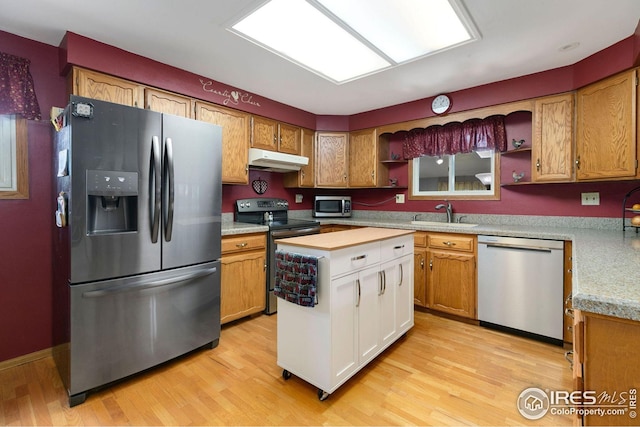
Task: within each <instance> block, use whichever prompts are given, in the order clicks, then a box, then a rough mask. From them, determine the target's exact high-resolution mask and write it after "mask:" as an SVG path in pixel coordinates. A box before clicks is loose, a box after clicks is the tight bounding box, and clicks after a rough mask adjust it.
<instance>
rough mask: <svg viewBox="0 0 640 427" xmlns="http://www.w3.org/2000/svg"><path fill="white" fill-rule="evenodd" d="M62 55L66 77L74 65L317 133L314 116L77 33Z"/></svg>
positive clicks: (68, 37)
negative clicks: (234, 94)
mask: <svg viewBox="0 0 640 427" xmlns="http://www.w3.org/2000/svg"><path fill="white" fill-rule="evenodd" d="M60 52H61V55H60V57H61V61H60V71H61V73H62V74H66V71H67V70H68V69H69V68H70V66H71V65H78V66H81V67H84V68H89V69H92V70H97V71H100V72H103V73H107V74H111V75H114V76H118V77H122V78H124V79H127V80H132V81H135V82H139V83H142V84H145V85H148V86H153V87H157V88H160V89H165V90H169V91H172V92H176V93H181V94H183V95H187V96H190V97H193V98H196V99H202V100H204V101H209V102H212V103H215V104H219V105H224V106H227V107H230V108H235V109H237V110H242V111H246V112H248V113H252V114H257V115H261V116H265V117H270V118H273V119H276V120H281V121H284V122H287V123H291V124H294V125H297V126H302V127H306V128H310V129H315V124H316V123H315V120H316V118H315V115H314V114H311V113H309V112H306V111H303V110H300V109H298V108H294V107H291V106H289V105H285V104H281V103H279V102H276V101H273V100H270V99H268V98H264V97H261V96H260V95H258V94H253V93H248V92H246V91H243V90H242V89H239V88H236V87H233V86H229V85H227V84H224V83H220V82H218V81H215V80H212V79H211V78H210V77H204V76H198V75H196V74H193V73H190V72H188V71H184V70H181V69H179V68H175V67H172V66H170V65H166V64H162V63H160V62H157V61H153V60H151V59H149V58H145V57H142V56H139V55H136V54H133V53H131V52H127V51H125V50H122V49H119V48H117V47H113V46H110V45H107V44H104V43H101V42H98V41H95V40H92V39H89V38H87V37H83V36H80V35H78V34H75V33H71V32H68V33H67V34H66V35H65V38H64V40H63V41H62V43H61V50H60ZM234 92H235V93H237V94H239V96H238V100H237V101H236V99H235V98H234V97H233V96H231V95H232V94H233V93H234Z"/></svg>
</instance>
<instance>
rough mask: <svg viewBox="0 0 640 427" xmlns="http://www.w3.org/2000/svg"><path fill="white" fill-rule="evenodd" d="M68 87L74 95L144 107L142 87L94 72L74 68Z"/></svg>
mask: <svg viewBox="0 0 640 427" xmlns="http://www.w3.org/2000/svg"><path fill="white" fill-rule="evenodd" d="M70 86H71V91H72V93H73V94H74V95H79V96H84V97H87V98H93V99H99V100H101V101H108V102H113V103H115V104H122V105H128V106H130V107H140V108H142V106H143V105H144V104H143V97H144V86H142V85H140V84H137V83H134V82H131V81H128V80H123V79H120V78H118V77H112V76H109V75H106V74H102V73H96V72H95V71H90V70H85V69H83V68H77V67H74V68H73V71H72V72H71V85H70Z"/></svg>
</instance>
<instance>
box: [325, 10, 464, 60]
mask: <svg viewBox="0 0 640 427" xmlns="http://www.w3.org/2000/svg"><path fill="white" fill-rule="evenodd" d="M317 1H318V3H320V4H321V5H322V6H324V7H326V8H327V9H328V10H329V11H331V13H333V14H334V15H335V16H337V17H338V18H339V19H341V20H342V21H344V22H345V23H346V24H347V25H348V26H349V27H351V28H353V30H355V31H356V32H358V33H359V34H360V35H361V36H362V37H364V38H365V39H367V40H368V41H369V42H370V43H371V44H373V45H374V46H376V47H377V48H378V49H380V50H381V51H382V52H383V53H384V54H386V55H387V56H389V57H390V58H391V59H393V61H395V62H396V63H398V64H399V63H402V62H407V61H411V60H414V59H416V58H419V57H422V56H425V55H428V54H430V53H432V52H435V51H438V50H442V49H445V48H448V47H451V46H455V45H458V44H460V43H463V42H467V41H470V40H471V39H472V36H471V32H470V30H468V29H467V28H466V26H465V24H464V23H463V22H462V21H461V18H460V17H458V13H457V12H456V10H455V9H454V8H453V7H452V4H451V3H450V2H449V0H317ZM458 10H459V11H461V8H458Z"/></svg>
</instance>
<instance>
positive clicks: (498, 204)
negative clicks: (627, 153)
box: [0, 31, 640, 361]
mask: <svg viewBox="0 0 640 427" xmlns="http://www.w3.org/2000/svg"><path fill="white" fill-rule="evenodd" d="M639 39H640V31H636V34H635V35H634V36H633V37H630V38H629V39H627V40H624V41H622V42H620V43H617V44H616V45H614V46H612V47H610V48H608V49H605V50H604V51H602V52H600V53H598V54H596V55H593V56H592V57H590V58H587V59H585V60H584V61H581V63H578V64H576V65H574V66H570V67H564V68H560V69H557V70H551V71H548V72H544V73H537V74H533V75H530V76H524V77H521V78H517V79H511V80H507V81H503V82H497V83H492V84H489V85H484V86H480V87H476V88H471V89H466V90H462V91H458V92H454V93H452V94H451V95H452V96H453V103H454V104H453V111H463V110H467V109H472V108H478V107H484V106H488V105H494V104H498V103H502V102H508V101H512V100H517V99H524V98H530V97H536V96H542V95H547V94H552V93H558V92H563V91H567V90H571V89H575V88H577V87H580V86H582V85H584V84H587V83H589V82H591V81H595V80H597V79H600V78H602V77H606V76H607V75H610V74H613V73H615V72H618V71H622V70H624V69H627V68H629V67H631V66H633V65H634V64H635V63H636V61H637V60H638V57H639V54H638V52H639V49H638V43H639ZM0 51H2V52H6V53H10V54H14V55H18V56H22V57H26V58H28V59H30V60H31V61H32V63H31V73H32V74H33V77H34V81H35V87H36V93H37V96H38V100H39V103H40V107H41V110H42V112H43V115H44V118H45V120H43V121H31V122H30V123H29V125H28V132H29V180H30V197H29V199H28V200H0V235H1V236H3V237H2V243H3V245H2V248H1V249H0V263H1V265H0V302H1V303H2V310H0V361H3V360H7V359H11V358H14V357H18V356H21V355H24V354H28V353H32V352H35V351H38V350H42V349H46V348H49V347H51V344H52V339H51V336H52V332H51V312H52V310H51V304H52V302H51V301H52V298H51V292H52V290H51V238H52V236H51V230H52V227H53V215H52V212H53V210H54V208H55V201H54V200H53V199H52V196H51V175H52V167H51V165H52V159H51V157H52V149H51V146H52V141H51V126H50V125H49V124H48V123H47V121H46V116H47V115H48V112H49V110H50V108H51V106H63V105H64V104H65V103H66V79H65V78H64V77H63V76H62V75H61V70H65V69H67V68H68V66H69V65H70V64H76V65H80V66H83V67H87V68H90V69H95V70H98V71H101V72H105V73H109V74H113V75H116V76H120V77H122V78H125V79H130V80H134V81H139V82H141V83H143V84H148V85H150V86H155V87H159V88H163V89H166V90H170V91H174V92H178V93H183V94H185V95H188V96H192V97H194V98H198V99H203V100H206V101H209V102H213V103H217V104H221V105H227V106H230V107H233V108H238V109H241V110H244V111H247V112H250V113H254V114H259V115H264V116H267V117H272V118H274V119H277V120H281V121H284V122H288V123H293V124H296V125H299V126H304V127H308V128H311V129H319V130H327V131H331V130H334V131H348V130H355V129H361V128H366V127H372V126H378V125H382V124H388V123H394V122H402V121H407V120H412V119H416V118H423V117H428V116H429V115H430V114H431V112H430V111H429V108H428V105H429V100H420V101H415V102H411V103H406V104H402V105H397V106H393V107H389V108H384V109H380V110H375V111H370V112H365V113H361V114H356V115H354V116H350V117H345V116H317V117H316V116H315V115H312V114H310V113H308V112H305V111H302V110H299V109H296V108H293V107H290V106H286V105H283V104H280V103H277V102H275V101H272V100H269V99H266V98H263V97H260V96H259V95H257V94H248V93H244V92H243V91H242V90H241V89H237V88H234V87H231V86H228V85H225V84H223V83H220V82H216V81H214V80H211V79H209V78H207V77H202V76H197V75H194V74H192V73H188V72H186V71H183V70H179V69H177V68H175V67H170V66H167V65H165V64H160V63H157V62H155V61H151V60H149V59H147V58H143V57H140V56H137V55H134V54H132V53H129V52H126V51H123V50H121V49H118V48H115V47H112V46H108V45H105V44H102V43H100V42H97V41H93V40H90V39H87V38H85V37H82V36H79V35H77V34H73V33H68V34H67V36H66V38H65V40H64V41H63V43H62V45H61V48H59V49H58V48H54V47H51V46H47V45H44V44H41V43H38V42H34V41H31V40H27V39H24V38H21V37H18V36H15V35H12V34H8V33H5V32H1V31H0ZM59 58H60V61H59ZM62 74H64V73H62ZM201 79H202V80H204V81H205V82H209V81H210V82H211V83H210V84H208V85H206V86H205V85H203V84H202V83H201V82H200V80H201ZM211 88H215V91H214V92H211V91H207V90H205V89H211ZM232 91H237V92H242V93H243V94H244V95H245V96H246V97H247V98H246V99H247V100H248V101H249V102H246V103H238V104H237V105H236V104H234V105H230V104H229V100H230V97H229V96H230V93H231V92H232ZM257 104H260V105H259V106H258V105H257ZM524 122H526V120H525V121H524ZM527 126H529V128H527ZM507 130H508V132H509V136H512V135H518V134H525V135H530V123H522V121H521V120H518V119H511V122H510V123H509V124H508V126H507ZM394 143H395V144H398V142H397V141H396V142H394ZM406 168H407V166H406V165H402V166H398V167H396V168H395V169H394V170H393V172H392V173H393V174H395V175H397V177H398V178H399V182H400V185H406V180H407V172H406ZM258 178H260V179H264V180H266V181H267V182H268V183H269V190H268V191H267V192H266V193H265V194H264V196H267V197H282V198H286V199H288V200H289V201H290V206H291V208H292V209H311V200H312V197H313V195H314V194H329V193H338V194H346V193H348V194H351V195H352V196H353V197H354V201H355V202H356V205H355V208H356V209H375V210H379V209H385V210H399V211H411V212H426V211H433V206H434V205H435V203H434V202H424V201H420V202H418V201H407V203H405V204H396V203H395V202H394V201H393V200H389V201H387V202H385V203H383V204H381V205H378V206H375V207H367V206H364V205H361V204H358V203H367V204H373V203H378V202H381V201H384V200H387V199H391V198H393V196H394V195H395V194H396V193H400V192H403V193H405V194H406V190H400V189H379V190H370V189H369V190H350V191H349V190H324V189H315V190H314V189H285V188H283V187H282V175H281V174H277V173H270V172H263V171H257V170H252V171H251V172H250V179H251V180H254V179H258ZM636 184H637V182H636V183H633V182H622V183H594V184H548V185H528V186H520V187H505V188H503V189H502V199H501V200H500V201H484V202H480V201H456V202H454V208H455V210H456V211H457V212H459V213H465V212H466V213H498V214H521V215H568V216H574V215H575V216H601V217H615V216H618V214H619V210H620V209H621V207H620V204H621V199H622V196H623V195H624V193H625V192H626V191H628V190H629V189H630V188H632V187H634V186H635V185H636ZM583 191H599V192H600V198H601V205H600V206H595V207H593V206H591V207H582V206H580V197H579V196H580V192H583ZM295 194H302V195H303V203H301V204H295V203H294V196H295ZM255 196H256V194H255V193H254V192H253V190H252V188H251V186H231V185H225V186H224V188H223V212H233V202H234V201H235V200H236V199H238V198H243V197H255Z"/></svg>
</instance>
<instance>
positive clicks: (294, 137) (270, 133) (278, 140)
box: [251, 116, 301, 155]
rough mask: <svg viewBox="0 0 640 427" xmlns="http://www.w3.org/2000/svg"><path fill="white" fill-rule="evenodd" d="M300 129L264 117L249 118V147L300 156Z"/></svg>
mask: <svg viewBox="0 0 640 427" xmlns="http://www.w3.org/2000/svg"><path fill="white" fill-rule="evenodd" d="M300 139H301V129H300V128H299V127H297V126H292V125H288V124H285V123H278V122H277V121H275V120H271V119H268V118H266V117H260V116H252V117H251V146H252V147H253V148H262V149H265V150H270V151H279V152H281V153H288V154H296V155H300Z"/></svg>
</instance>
